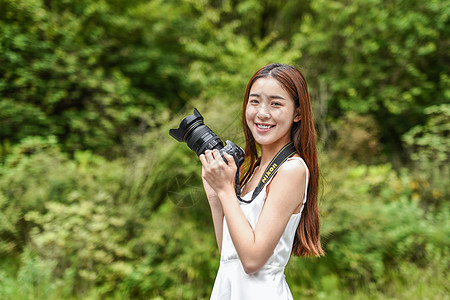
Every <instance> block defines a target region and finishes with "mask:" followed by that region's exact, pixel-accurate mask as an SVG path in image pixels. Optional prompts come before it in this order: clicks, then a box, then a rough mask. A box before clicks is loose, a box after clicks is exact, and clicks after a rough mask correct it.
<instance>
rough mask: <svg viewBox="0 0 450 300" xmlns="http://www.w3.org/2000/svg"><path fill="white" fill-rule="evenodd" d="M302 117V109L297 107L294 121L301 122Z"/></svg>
mask: <svg viewBox="0 0 450 300" xmlns="http://www.w3.org/2000/svg"><path fill="white" fill-rule="evenodd" d="M301 119H302V117H301V116H300V109H299V108H297V109H296V110H295V116H294V122H299V121H300V120H301Z"/></svg>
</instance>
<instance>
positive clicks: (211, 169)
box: [200, 149, 237, 195]
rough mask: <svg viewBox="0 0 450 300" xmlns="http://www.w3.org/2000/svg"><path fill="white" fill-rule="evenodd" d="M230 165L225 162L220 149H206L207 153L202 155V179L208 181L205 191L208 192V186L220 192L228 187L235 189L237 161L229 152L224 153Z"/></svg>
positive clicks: (217, 192)
mask: <svg viewBox="0 0 450 300" xmlns="http://www.w3.org/2000/svg"><path fill="white" fill-rule="evenodd" d="M223 154H224V157H225V159H226V160H227V162H228V165H227V164H226V163H225V162H224V160H223V158H222V156H221V155H220V152H219V150H217V149H214V150H213V151H211V150H206V151H205V154H202V155H200V161H201V162H202V179H203V181H204V182H205V181H206V183H207V185H208V187H207V186H206V185H204V186H205V191H206V193H207V194H208V191H207V188H209V187H210V188H212V189H213V190H214V192H215V193H216V195H217V194H219V193H220V192H222V191H226V190H228V189H232V190H234V180H235V178H236V170H237V167H236V163H235V162H234V158H233V157H232V156H231V155H229V154H228V153H225V152H224V153H223Z"/></svg>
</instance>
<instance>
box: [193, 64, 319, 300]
mask: <svg viewBox="0 0 450 300" xmlns="http://www.w3.org/2000/svg"><path fill="white" fill-rule="evenodd" d="M242 122H243V127H244V134H245V138H246V146H245V161H244V165H243V170H242V173H243V174H244V175H243V176H242V178H241V181H242V183H243V185H244V186H243V192H242V194H243V195H244V196H243V197H242V199H238V197H237V196H236V193H235V188H234V183H235V174H236V164H235V162H234V159H233V157H232V156H231V155H228V154H226V155H225V158H226V159H227V161H228V164H226V163H225V162H224V161H223V159H222V157H221V156H220V153H219V151H218V150H213V151H209V150H208V151H206V152H205V154H202V155H200V161H201V163H202V178H203V184H204V188H205V192H206V195H207V197H208V201H209V204H210V207H211V212H212V217H213V223H214V228H215V233H216V239H217V244H218V246H219V250H220V252H221V260H220V267H219V271H218V274H217V277H216V281H215V283H214V287H213V291H212V295H211V299H220V300H224V299H232V300H238V299H243V300H244V299H245V300H251V299H257V300H261V299H270V300H273V299H293V298H292V294H291V292H290V290H289V286H288V285H287V283H286V280H285V276H284V267H285V266H286V264H287V262H288V260H289V257H290V255H291V253H293V254H294V255H300V256H311V255H314V256H320V255H323V250H322V248H321V244H320V238H319V215H318V208H317V190H318V177H319V167H318V162H317V149H316V136H315V130H314V122H313V116H312V111H311V104H310V99H309V94H308V90H307V87H306V82H305V79H304V77H303V75H302V74H301V73H300V71H299V70H298V69H297V68H295V67H293V66H289V65H282V64H271V65H267V66H265V67H263V68H261V69H260V70H259V71H257V72H256V74H255V75H254V76H253V77H252V78H251V80H250V82H249V83H248V85H247V90H246V92H245V97H244V105H243V114H242ZM290 142H292V143H293V145H294V147H295V149H294V152H293V155H292V156H291V157H289V158H288V159H287V160H285V162H283V163H282V164H281V166H279V168H278V169H277V170H276V171H274V172H272V173H274V174H275V175H273V176H272V177H270V178H268V179H267V178H266V181H265V183H264V186H263V188H262V190H261V192H259V194H257V196H256V198H255V199H254V200H253V201H251V202H250V200H251V197H252V194H253V191H254V189H255V187H256V186H257V185H258V184H259V182H260V181H262V179H263V178H264V176H266V175H267V172H268V171H266V167H267V166H269V164H270V165H273V162H272V159H273V158H274V157H275V156H277V157H278V156H279V155H277V153H279V151H280V150H281V149H282V148H284V146H286V145H287V144H289V143H290ZM257 147H259V148H260V154H261V156H260V157H258V151H257ZM269 168H270V166H269ZM269 173H270V172H269ZM266 177H267V176H266ZM242 200H243V201H242ZM247 202H250V203H247Z"/></svg>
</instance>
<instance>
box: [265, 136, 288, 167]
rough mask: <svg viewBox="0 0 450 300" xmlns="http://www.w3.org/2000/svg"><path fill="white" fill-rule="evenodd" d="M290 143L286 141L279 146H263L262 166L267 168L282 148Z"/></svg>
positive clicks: (278, 144)
mask: <svg viewBox="0 0 450 300" xmlns="http://www.w3.org/2000/svg"><path fill="white" fill-rule="evenodd" d="M288 142H289V141H286V142H285V143H277V144H275V145H274V144H271V145H266V146H263V145H261V163H260V166H263V167H265V166H267V165H268V164H269V163H270V162H271V161H272V159H273V158H274V157H275V155H276V154H277V153H278V151H280V149H281V148H283V147H284V146H285V145H286V144H287V143H288Z"/></svg>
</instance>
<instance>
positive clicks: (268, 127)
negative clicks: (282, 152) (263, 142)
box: [255, 123, 275, 130]
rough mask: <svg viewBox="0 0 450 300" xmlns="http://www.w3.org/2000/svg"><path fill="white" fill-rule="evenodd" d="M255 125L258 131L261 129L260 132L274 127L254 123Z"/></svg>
mask: <svg viewBox="0 0 450 300" xmlns="http://www.w3.org/2000/svg"><path fill="white" fill-rule="evenodd" d="M255 125H256V127H257V128H259V129H261V130H269V129H271V128H273V127H275V125H268V124H258V123H255Z"/></svg>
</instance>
